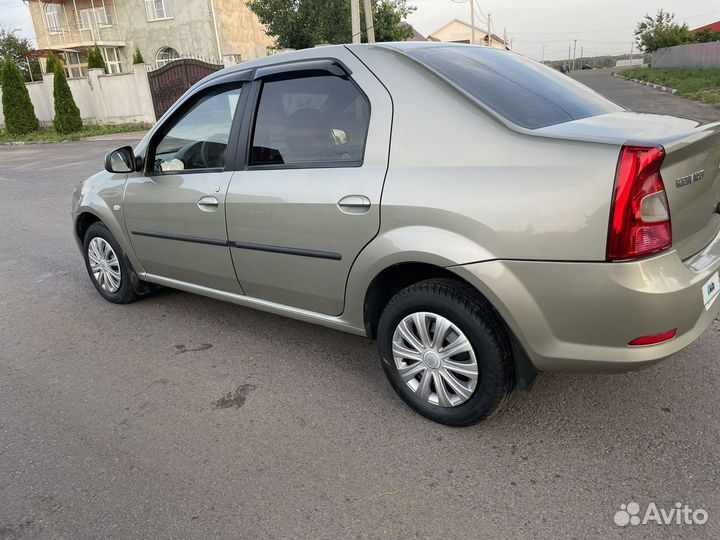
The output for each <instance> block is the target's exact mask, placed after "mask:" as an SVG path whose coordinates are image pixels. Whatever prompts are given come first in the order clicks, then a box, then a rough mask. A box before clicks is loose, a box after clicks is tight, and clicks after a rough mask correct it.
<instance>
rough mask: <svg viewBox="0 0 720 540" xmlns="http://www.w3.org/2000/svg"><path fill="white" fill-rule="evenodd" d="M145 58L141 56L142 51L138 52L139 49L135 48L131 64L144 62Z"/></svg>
mask: <svg viewBox="0 0 720 540" xmlns="http://www.w3.org/2000/svg"><path fill="white" fill-rule="evenodd" d="M144 63H145V59H144V58H143V55H142V53H141V52H140V49H135V54H134V55H133V64H144Z"/></svg>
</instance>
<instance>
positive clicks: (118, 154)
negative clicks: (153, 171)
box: [105, 146, 137, 174]
mask: <svg viewBox="0 0 720 540" xmlns="http://www.w3.org/2000/svg"><path fill="white" fill-rule="evenodd" d="M105 170H106V171H107V172H111V173H120V174H122V173H129V172H134V171H136V170H137V164H136V160H135V153H134V152H133V149H132V147H131V146H123V147H122V148H118V149H117V150H113V151H112V152H108V153H107V154H106V155H105Z"/></svg>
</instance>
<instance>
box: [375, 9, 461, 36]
mask: <svg viewBox="0 0 720 540" xmlns="http://www.w3.org/2000/svg"><path fill="white" fill-rule="evenodd" d="M471 1H472V0H471ZM416 9H417V8H416V7H415V6H408V5H407V1H406V0H379V1H378V2H373V24H374V26H375V41H405V40H406V39H407V38H409V37H411V36H412V34H413V32H412V28H411V27H410V25H401V24H400V23H401V22H402V21H404V20H405V19H407V17H408V15H410V14H411V13H412V12H414V11H415V10H416Z"/></svg>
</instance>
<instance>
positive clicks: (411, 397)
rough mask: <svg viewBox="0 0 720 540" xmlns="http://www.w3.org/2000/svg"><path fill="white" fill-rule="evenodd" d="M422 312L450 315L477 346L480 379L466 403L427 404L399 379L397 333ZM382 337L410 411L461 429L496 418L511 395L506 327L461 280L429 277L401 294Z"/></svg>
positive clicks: (384, 318)
mask: <svg viewBox="0 0 720 540" xmlns="http://www.w3.org/2000/svg"><path fill="white" fill-rule="evenodd" d="M419 311H427V312H431V313H434V314H437V315H440V316H442V317H445V318H446V319H448V320H449V321H450V322H452V323H453V324H455V325H456V326H457V327H458V328H459V329H460V330H461V331H462V333H464V334H465V336H466V337H467V339H468V341H469V342H470V344H471V345H472V348H473V351H474V352H475V357H476V361H477V364H478V373H479V376H478V381H477V386H476V387H475V390H474V392H473V393H472V395H471V396H470V397H469V398H468V399H467V401H465V402H464V403H461V404H459V405H457V406H454V407H441V406H439V405H434V404H432V403H429V402H428V401H423V400H421V399H420V397H419V396H418V395H417V394H416V393H415V392H413V390H411V389H410V387H408V385H407V384H406V383H405V382H404V381H403V380H402V379H401V378H400V375H399V372H398V368H397V367H396V365H395V361H394V359H393V352H392V341H393V334H394V332H395V329H396V327H397V326H398V324H399V323H400V322H401V321H402V320H403V319H404V318H405V317H406V316H408V315H410V314H411V313H414V312H419ZM377 335H378V337H377V339H378V347H379V349H380V357H381V364H382V367H383V370H384V371H385V375H386V376H387V378H388V380H389V381H390V384H391V385H392V387H393V388H394V389H395V391H396V392H397V393H398V395H399V396H400V397H401V398H402V400H403V401H404V402H405V403H406V404H407V405H409V406H410V408H412V409H413V410H415V411H416V412H418V413H420V414H421V415H423V416H425V417H427V418H429V419H430V420H434V421H435V422H439V423H441V424H446V425H449V426H458V427H459V426H468V425H472V424H476V423H478V422H481V421H482V420H485V419H486V418H488V417H489V416H490V415H492V414H493V413H494V412H495V411H496V410H497V409H498V408H499V407H500V406H501V405H503V404H504V402H505V401H506V399H507V398H508V397H509V395H510V393H511V392H512V389H513V387H514V374H513V362H512V353H511V348H510V345H509V341H508V338H507V335H506V333H505V331H504V328H503V326H502V323H501V322H500V321H499V319H498V316H497V314H496V313H495V312H494V310H493V308H492V307H491V306H490V305H489V304H488V303H487V302H486V301H484V299H483V298H482V297H479V295H478V293H477V292H475V291H474V289H472V288H471V287H469V286H467V285H465V284H464V283H462V282H459V281H454V280H452V279H429V280H425V281H421V282H419V283H416V284H414V285H411V286H409V287H407V288H405V289H403V290H401V291H400V292H399V293H397V294H396V295H395V296H394V297H393V298H392V299H391V300H390V302H388V304H387V306H386V307H385V309H384V310H383V312H382V315H381V316H380V322H379V325H378V334H377ZM433 384H434V383H433Z"/></svg>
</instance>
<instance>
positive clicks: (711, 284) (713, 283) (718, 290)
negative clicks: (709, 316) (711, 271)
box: [702, 272, 720, 311]
mask: <svg viewBox="0 0 720 540" xmlns="http://www.w3.org/2000/svg"><path fill="white" fill-rule="evenodd" d="M702 295H703V303H704V304H705V311H707V310H708V309H710V306H712V305H713V303H715V300H717V299H718V296H720V273H719V272H715V275H714V276H713V277H711V278H710V279H709V280H708V281H707V282H706V283H705V285H703V290H702Z"/></svg>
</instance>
